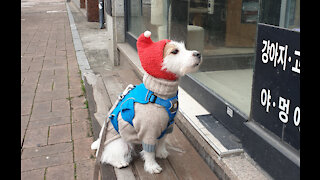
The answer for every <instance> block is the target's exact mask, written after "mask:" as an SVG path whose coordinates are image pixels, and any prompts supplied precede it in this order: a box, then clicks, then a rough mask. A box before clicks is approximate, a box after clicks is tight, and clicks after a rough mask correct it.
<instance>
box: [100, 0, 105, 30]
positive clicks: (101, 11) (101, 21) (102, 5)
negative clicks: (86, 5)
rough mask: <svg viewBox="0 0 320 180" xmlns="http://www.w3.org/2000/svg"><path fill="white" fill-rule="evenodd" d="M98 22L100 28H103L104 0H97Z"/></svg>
mask: <svg viewBox="0 0 320 180" xmlns="http://www.w3.org/2000/svg"><path fill="white" fill-rule="evenodd" d="M99 22H100V29H104V0H99Z"/></svg>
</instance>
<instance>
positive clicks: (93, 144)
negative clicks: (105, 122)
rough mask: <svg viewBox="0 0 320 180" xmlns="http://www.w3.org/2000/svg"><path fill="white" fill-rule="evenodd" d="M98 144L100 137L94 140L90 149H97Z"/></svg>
mask: <svg viewBox="0 0 320 180" xmlns="http://www.w3.org/2000/svg"><path fill="white" fill-rule="evenodd" d="M99 145H100V138H98V139H97V140H96V141H95V142H93V143H92V144H91V149H92V150H95V149H98V148H99Z"/></svg>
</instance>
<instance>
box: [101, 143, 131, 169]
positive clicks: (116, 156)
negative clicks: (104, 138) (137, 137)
mask: <svg viewBox="0 0 320 180" xmlns="http://www.w3.org/2000/svg"><path fill="white" fill-rule="evenodd" d="M132 150H133V146H132V145H131V144H130V143H127V142H126V141H124V140H123V139H122V138H119V139H116V140H114V141H112V142H110V143H109V144H107V145H106V147H105V148H104V150H103V152H102V155H101V163H106V164H110V165H112V166H114V167H117V168H122V167H126V166H128V165H129V163H130V162H131V160H132V157H131V152H132Z"/></svg>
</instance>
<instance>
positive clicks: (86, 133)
mask: <svg viewBox="0 0 320 180" xmlns="http://www.w3.org/2000/svg"><path fill="white" fill-rule="evenodd" d="M91 136H92V132H91V127H90V124H89V122H86V121H81V122H75V123H72V137H73V139H74V140H76V139H81V138H86V137H91Z"/></svg>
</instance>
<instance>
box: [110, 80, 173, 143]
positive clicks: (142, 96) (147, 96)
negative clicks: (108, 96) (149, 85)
mask: <svg viewBox="0 0 320 180" xmlns="http://www.w3.org/2000/svg"><path fill="white" fill-rule="evenodd" d="M135 102H138V103H141V104H147V103H149V102H150V103H155V104H158V105H161V106H163V107H164V108H165V110H166V111H167V113H168V116H169V121H168V124H167V127H166V129H165V130H164V131H162V133H161V135H160V136H159V137H158V138H157V139H160V138H162V137H163V136H164V134H166V132H169V131H172V130H171V129H170V128H169V129H168V127H169V126H170V125H171V124H173V123H174V117H175V115H176V113H177V110H178V92H177V94H176V96H174V97H172V98H170V99H166V100H164V99H162V98H159V97H158V96H156V95H155V94H154V93H153V92H152V91H150V90H148V89H146V88H145V86H144V84H143V83H142V84H140V85H138V86H136V87H135V88H134V89H132V90H131V91H130V92H129V93H128V94H127V95H126V96H125V97H124V98H123V99H122V101H121V102H120V103H119V104H118V106H117V107H116V108H115V110H114V111H113V112H112V113H111V115H110V116H109V118H110V119H111V122H112V124H113V126H114V128H115V130H116V131H117V132H118V133H119V129H118V120H117V118H118V114H119V113H120V112H122V113H123V114H121V115H122V117H123V119H124V120H125V121H127V122H128V123H130V124H131V125H132V126H133V123H132V119H133V118H134V108H133V106H134V103H135ZM126 110H128V111H126Z"/></svg>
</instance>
